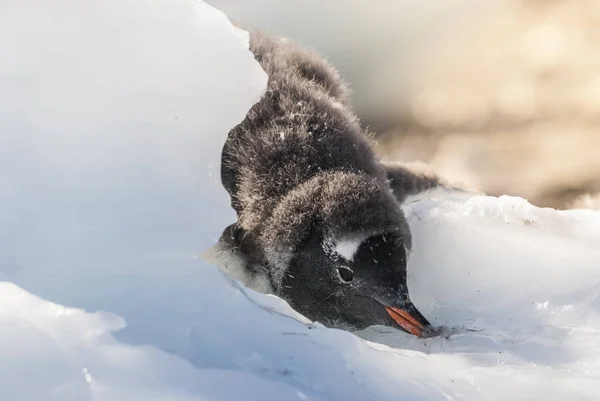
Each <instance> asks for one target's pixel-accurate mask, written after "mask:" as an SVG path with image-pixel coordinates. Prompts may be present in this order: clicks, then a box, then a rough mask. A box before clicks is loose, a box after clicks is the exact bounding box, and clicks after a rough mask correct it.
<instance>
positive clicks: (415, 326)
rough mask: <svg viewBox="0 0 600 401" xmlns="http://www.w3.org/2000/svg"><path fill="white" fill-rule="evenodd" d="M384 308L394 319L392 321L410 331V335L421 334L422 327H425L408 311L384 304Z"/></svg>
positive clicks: (419, 335) (418, 335)
mask: <svg viewBox="0 0 600 401" xmlns="http://www.w3.org/2000/svg"><path fill="white" fill-rule="evenodd" d="M385 310H386V312H387V313H388V314H389V315H390V316H391V317H392V319H394V321H395V322H396V323H398V325H399V326H400V327H402V328H403V329H404V330H406V331H407V332H409V333H411V334H412V335H415V336H417V337H421V335H422V334H423V329H425V327H424V326H423V325H422V324H421V323H419V321H418V320H417V319H415V318H414V317H412V316H411V315H410V314H409V313H408V312H406V311H404V310H402V309H399V308H394V307H392V306H386V307H385Z"/></svg>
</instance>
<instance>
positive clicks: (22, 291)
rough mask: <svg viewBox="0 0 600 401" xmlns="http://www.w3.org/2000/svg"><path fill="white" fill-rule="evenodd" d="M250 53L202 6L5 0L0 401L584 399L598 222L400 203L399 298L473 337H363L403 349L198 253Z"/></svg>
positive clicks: (218, 215) (247, 84) (503, 203)
mask: <svg viewBox="0 0 600 401" xmlns="http://www.w3.org/2000/svg"><path fill="white" fill-rule="evenodd" d="M246 47H247V46H246V36H245V35H244V34H243V33H242V32H239V31H237V30H236V29H234V28H233V27H232V26H231V25H230V24H229V22H228V21H227V20H226V18H225V17H224V16H223V15H222V14H221V13H219V12H218V11H216V10H214V9H212V8H210V7H208V6H206V5H205V4H204V3H202V2H198V1H191V0H190V1H189V0H156V1H152V2H148V1H143V0H126V1H124V0H104V1H102V2H94V1H91V0H82V1H79V2H76V3H74V2H71V1H67V0H53V1H46V2H43V3H40V2H33V1H24V0H20V1H5V2H3V3H2V4H1V5H0V87H2V91H1V92H0V132H2V134H0V182H1V183H2V185H1V186H0V205H1V206H2V207H1V208H0V281H2V282H1V283H0V388H1V389H2V397H0V398H2V399H7V400H11V401H21V400H23V401H24V400H27V401H29V400H61V401H65V400H66V401H69V400H73V401H75V400H77V401H81V400H94V401H102V400H110V401H114V400H127V401H136V400H166V399H168V400H236V401H237V400H344V401H347V400H350V401H352V400H357V401H358V400H361V401H362V400H398V399H406V400H445V399H465V400H495V399H498V400H503V399H556V398H558V397H560V396H564V397H567V399H570V400H585V399H597V398H598V397H600V386H599V385H598V384H599V382H598V376H599V373H598V369H599V367H598V363H597V361H598V356H599V355H598V353H599V350H600V345H599V344H598V332H599V330H600V323H599V322H598V320H597V318H596V314H597V310H598V308H599V307H600V301H599V298H598V287H599V284H600V278H599V277H598V274H599V268H598V266H599V263H598V262H599V261H600V255H599V251H598V245H597V244H598V241H597V240H598V232H599V227H600V217H599V216H600V215H599V214H598V213H594V212H585V211H576V212H575V211H574V212H571V213H558V212H554V211H547V210H540V209H536V208H533V207H531V206H529V205H527V204H526V203H525V202H523V201H521V200H514V199H500V200H497V199H493V198H473V199H471V200H468V201H460V202H459V201H456V202H454V201H427V200H425V201H421V202H419V203H415V204H412V205H409V206H407V211H409V215H410V218H411V225H412V226H413V230H414V231H415V249H416V251H415V253H414V254H413V255H412V258H411V261H410V269H411V282H410V286H411V291H412V293H413V297H414V299H415V301H416V302H417V304H418V305H419V306H420V307H421V309H423V311H424V312H425V314H426V315H427V316H428V317H429V318H430V319H432V320H434V321H436V322H439V323H443V324H446V325H448V326H449V327H462V326H466V327H467V328H472V329H477V330H480V329H483V331H480V332H471V331H456V333H454V334H453V335H452V336H450V338H449V339H446V338H432V339H428V340H417V339H414V338H412V337H409V336H407V335H404V334H403V333H399V332H391V330H389V329H381V328H374V329H370V330H369V331H367V332H364V333H360V334H361V335H362V336H364V337H367V338H371V339H377V340H378V341H381V342H384V343H388V344H391V345H393V346H395V347H399V348H400V349H391V348H389V347H387V346H386V345H381V344H375V343H372V342H367V341H363V340H361V339H359V338H358V337H356V336H355V335H353V334H351V333H347V332H342V331H338V330H329V329H326V328H323V327H322V326H320V325H319V324H311V323H310V322H307V321H306V319H304V318H303V317H302V316H299V315H298V314H296V313H294V312H293V311H292V310H290V308H289V307H288V306H287V305H286V304H285V303H284V302H282V301H281V300H279V299H277V298H276V297H272V296H265V295H262V294H258V293H255V292H253V291H251V290H246V289H244V288H243V287H241V286H240V285H239V284H238V283H236V282H233V281H231V280H229V279H228V278H227V277H225V276H224V275H223V274H222V273H220V272H219V271H218V270H217V269H216V268H215V267H214V266H211V265H209V264H208V263H206V262H205V261H203V260H201V259H198V258H197V257H196V255H199V254H200V253H202V252H203V251H204V250H205V249H206V247H207V246H208V245H210V244H211V243H212V241H214V240H216V239H217V237H218V235H219V234H220V231H221V230H222V228H223V227H224V226H225V225H226V224H228V223H229V222H231V221H232V219H233V217H234V216H233V212H232V211H231V210H230V208H229V206H228V199H227V196H226V195H225V193H224V191H223V190H222V189H221V187H220V185H219V184H218V160H219V156H220V148H221V146H222V143H223V140H224V138H225V136H226V133H227V132H228V130H229V129H230V128H232V127H233V126H234V125H235V124H236V123H238V122H239V121H241V120H242V119H243V117H244V115H245V113H246V112H247V110H248V109H249V107H250V106H251V105H252V104H253V103H254V102H255V101H257V100H258V98H259V96H260V95H261V93H262V91H263V90H264V88H265V78H266V77H265V75H264V73H263V72H262V71H261V70H260V68H259V66H258V65H257V63H255V62H254V60H253V57H252V55H251V54H250V53H249V52H248V51H247V50H246ZM513 206H514V209H513ZM523 257H525V259H523ZM458 279H460V281H459V280H458ZM519 280H521V281H519ZM528 286H529V287H532V288H533V291H532V292H526V291H525V290H526V289H528V288H526V287H528ZM477 290H479V292H477ZM511 319H512V320H511ZM501 378H507V379H510V381H507V380H498V379H501Z"/></svg>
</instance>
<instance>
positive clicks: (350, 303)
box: [278, 227, 430, 336]
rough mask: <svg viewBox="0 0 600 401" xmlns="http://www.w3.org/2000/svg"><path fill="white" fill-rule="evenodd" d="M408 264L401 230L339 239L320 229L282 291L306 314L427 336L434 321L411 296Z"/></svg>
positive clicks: (334, 323) (303, 247)
mask: <svg viewBox="0 0 600 401" xmlns="http://www.w3.org/2000/svg"><path fill="white" fill-rule="evenodd" d="M406 263H407V249H406V244H405V238H403V234H402V233H401V232H400V231H390V232H382V233H372V235H365V234H364V233H355V234H352V233H350V234H348V235H346V236H344V237H337V238H336V237H333V236H331V235H330V234H327V233H325V232H323V231H322V230H320V229H319V228H318V227H314V228H313V229H312V230H311V232H310V234H309V235H308V236H307V238H306V239H305V240H304V241H303V242H302V244H300V245H299V246H298V248H297V249H296V252H295V254H294V256H293V257H292V259H291V260H290V262H289V265H288V269H287V271H286V273H285V275H284V277H283V279H282V281H281V283H280V286H279V291H278V292H279V295H280V296H281V297H282V298H284V299H286V300H287V301H288V302H289V303H290V304H291V305H292V307H294V308H295V309H296V310H298V311H299V312H300V313H302V314H304V315H305V316H307V317H308V318H310V319H312V320H316V321H319V322H321V323H323V324H325V325H328V326H331V327H338V328H345V329H351V330H361V329H364V328H366V327H368V326H372V325H384V326H391V327H396V328H401V329H402V330H404V331H406V332H408V333H411V334H414V335H416V336H422V335H423V333H424V331H425V330H426V328H427V327H429V326H430V325H429V322H428V321H427V320H426V319H425V318H424V317H423V316H422V315H421V313H419V311H418V310H417V309H416V307H415V306H414V305H413V303H412V302H411V300H410V297H409V295H408V289H407V287H406Z"/></svg>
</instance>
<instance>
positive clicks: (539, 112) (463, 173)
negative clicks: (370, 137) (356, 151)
mask: <svg viewBox="0 0 600 401" xmlns="http://www.w3.org/2000/svg"><path fill="white" fill-rule="evenodd" d="M454 32H455V33H454V34H452V35H447V37H446V38H444V40H437V41H433V42H432V44H431V45H430V46H426V47H424V48H423V49H422V50H421V51H420V53H419V54H418V55H416V56H413V57H411V58H410V60H407V63H408V73H406V72H404V78H403V82H401V83H400V84H399V85H398V97H397V98H396V99H394V101H392V102H390V103H389V110H385V113H386V115H387V119H388V120H389V124H388V126H390V127H391V128H390V129H388V130H386V131H385V132H383V133H381V134H380V135H379V136H378V142H379V145H378V150H379V151H380V153H382V154H384V155H385V156H387V157H388V158H389V159H400V160H405V161H412V160H422V161H425V162H427V163H430V164H431V165H433V167H434V168H436V169H437V170H439V171H441V172H442V173H443V175H444V176H445V177H447V178H448V179H450V180H451V181H453V182H454V183H458V184H461V183H462V184H463V185H465V186H468V187H470V188H474V189H478V190H481V191H484V192H486V193H488V194H491V195H500V194H510V195H517V196H522V197H524V198H527V199H529V201H530V202H532V203H534V204H537V205H539V206H550V207H555V208H567V207H571V205H573V204H574V203H573V202H578V201H577V199H579V198H580V197H581V195H582V194H585V193H597V192H600V1H597V0H520V1H517V0H513V1H508V0H507V1H506V2H504V4H503V5H502V7H500V8H496V9H494V12H490V13H487V14H485V15H483V16H482V17H481V18H480V19H479V21H478V22H477V23H470V24H468V26H467V25H465V26H463V27H462V28H461V29H456V30H455V31H454ZM378 112H379V113H381V110H379V111H378ZM366 119H367V121H368V120H369V116H366ZM577 204H578V205H580V204H582V203H577Z"/></svg>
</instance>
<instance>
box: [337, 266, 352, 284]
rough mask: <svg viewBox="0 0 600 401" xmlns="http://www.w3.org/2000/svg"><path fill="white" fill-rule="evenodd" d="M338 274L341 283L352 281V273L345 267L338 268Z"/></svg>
mask: <svg viewBox="0 0 600 401" xmlns="http://www.w3.org/2000/svg"><path fill="white" fill-rule="evenodd" d="M338 273H339V274H340V277H341V279H342V281H345V282H346V283H349V282H351V281H352V279H354V272H353V271H352V270H350V269H348V268H347V267H340V268H338Z"/></svg>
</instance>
